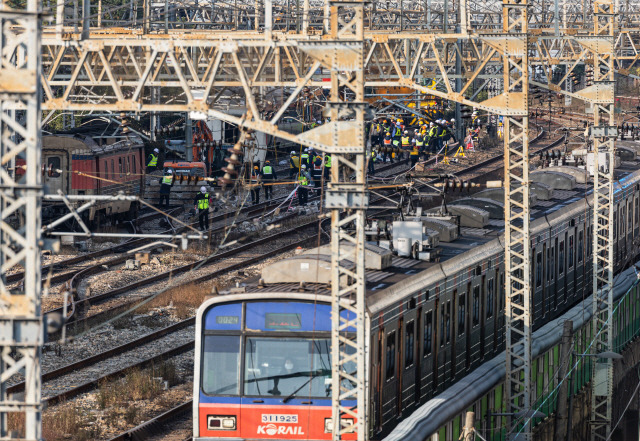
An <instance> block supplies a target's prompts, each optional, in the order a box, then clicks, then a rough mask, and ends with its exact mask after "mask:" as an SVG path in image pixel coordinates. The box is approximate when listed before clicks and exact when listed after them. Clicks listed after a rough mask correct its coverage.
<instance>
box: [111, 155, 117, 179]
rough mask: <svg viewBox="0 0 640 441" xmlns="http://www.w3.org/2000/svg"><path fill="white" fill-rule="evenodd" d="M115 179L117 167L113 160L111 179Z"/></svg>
mask: <svg viewBox="0 0 640 441" xmlns="http://www.w3.org/2000/svg"><path fill="white" fill-rule="evenodd" d="M115 177H116V166H115V163H114V162H113V159H112V160H111V179H114V178H115Z"/></svg>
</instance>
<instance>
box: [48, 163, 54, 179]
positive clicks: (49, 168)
mask: <svg viewBox="0 0 640 441" xmlns="http://www.w3.org/2000/svg"><path fill="white" fill-rule="evenodd" d="M47 175H49V177H52V176H53V164H49V167H48V170H47Z"/></svg>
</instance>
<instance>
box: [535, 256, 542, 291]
mask: <svg viewBox="0 0 640 441" xmlns="http://www.w3.org/2000/svg"><path fill="white" fill-rule="evenodd" d="M540 285H542V251H540V252H539V253H538V254H536V288H539V287H540Z"/></svg>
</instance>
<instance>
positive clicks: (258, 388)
mask: <svg viewBox="0 0 640 441" xmlns="http://www.w3.org/2000/svg"><path fill="white" fill-rule="evenodd" d="M330 353H331V341H330V339H328V338H322V339H311V338H264V337H247V338H246V340H245V344H244V372H243V375H242V376H240V375H239V373H240V372H239V370H240V366H241V363H240V357H239V354H240V339H239V338H238V337H232V336H222V335H210V336H205V340H204V360H203V361H204V363H203V374H204V377H203V382H202V389H203V392H204V393H206V394H209V395H230V394H239V393H240V390H241V389H242V395H250V396H256V397H289V396H291V398H293V397H296V396H303V397H307V398H309V397H321V398H326V397H330V396H331V388H330V386H331V359H330ZM239 377H241V378H242V379H243V383H242V385H239V384H238V381H237V379H238V378H239ZM240 386H241V387H240Z"/></svg>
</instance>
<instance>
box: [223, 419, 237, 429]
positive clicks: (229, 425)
mask: <svg viewBox="0 0 640 441" xmlns="http://www.w3.org/2000/svg"><path fill="white" fill-rule="evenodd" d="M222 427H223V428H224V429H228V430H235V428H236V417H231V418H224V419H223V420H222Z"/></svg>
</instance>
